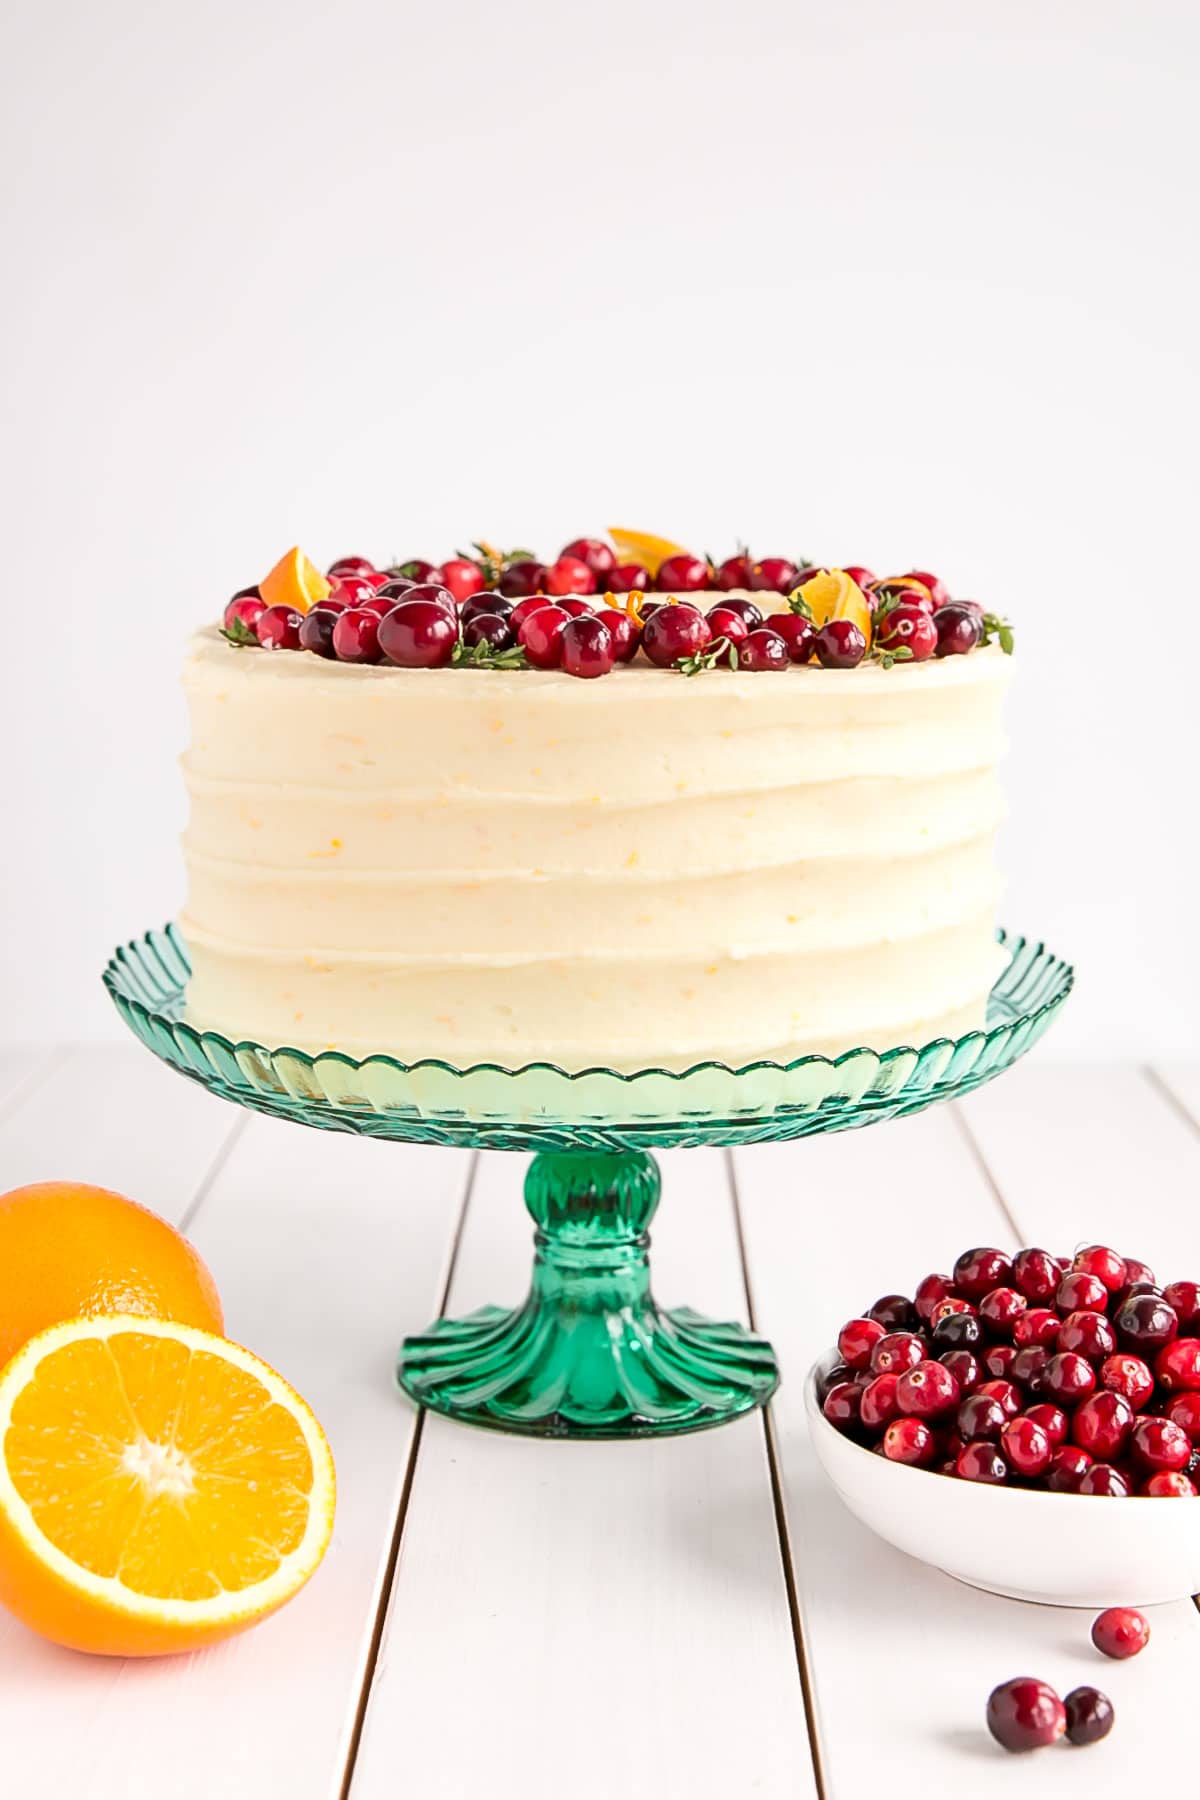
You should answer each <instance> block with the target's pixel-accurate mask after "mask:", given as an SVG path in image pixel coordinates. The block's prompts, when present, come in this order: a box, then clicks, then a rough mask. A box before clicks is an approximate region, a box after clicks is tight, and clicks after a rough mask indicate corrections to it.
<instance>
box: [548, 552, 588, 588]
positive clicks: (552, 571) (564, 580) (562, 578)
mask: <svg viewBox="0 0 1200 1800" xmlns="http://www.w3.org/2000/svg"><path fill="white" fill-rule="evenodd" d="M542 586H543V587H544V588H545V590H546V592H547V593H548V594H556V595H557V594H594V593H595V591H596V577H595V576H594V575H593V573H592V571H591V570H590V569H589V568H588V566H587V564H586V563H585V562H580V560H579V558H578V557H577V556H560V557H559V559H558V561H557V562H556V563H551V565H550V567H549V568H548V569H547V570H546V575H545V579H544V580H543V582H542Z"/></svg>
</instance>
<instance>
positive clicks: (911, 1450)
mask: <svg viewBox="0 0 1200 1800" xmlns="http://www.w3.org/2000/svg"><path fill="white" fill-rule="evenodd" d="M897 1385H899V1384H897ZM883 1454H884V1455H885V1456H886V1457H887V1459H888V1461H889V1462H899V1463H910V1464H914V1465H916V1466H917V1467H921V1466H922V1465H924V1464H926V1463H931V1462H932V1461H933V1459H934V1457H935V1455H936V1454H937V1439H936V1437H935V1436H934V1434H933V1432H932V1431H931V1430H930V1428H929V1426H928V1425H927V1424H926V1423H925V1421H924V1420H923V1419H916V1418H903V1419H893V1420H892V1422H891V1424H890V1425H889V1426H888V1427H887V1429H886V1431H885V1432H884V1434H883Z"/></svg>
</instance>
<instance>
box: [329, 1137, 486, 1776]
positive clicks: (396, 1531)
mask: <svg viewBox="0 0 1200 1800" xmlns="http://www.w3.org/2000/svg"><path fill="white" fill-rule="evenodd" d="M478 1169H479V1152H478V1150H476V1151H473V1152H472V1155H471V1162H470V1166H469V1167H468V1169H467V1179H466V1181H465V1183H464V1184H463V1194H462V1200H461V1202H460V1203H459V1209H458V1219H457V1221H456V1223H455V1227H454V1236H453V1238H452V1239H451V1243H450V1254H449V1256H448V1258H447V1260H446V1274H445V1278H444V1280H443V1282H442V1286H441V1292H440V1295H439V1298H438V1314H439V1316H441V1315H444V1314H445V1311H446V1307H447V1306H448V1305H449V1302H450V1289H451V1287H452V1285H453V1282H454V1271H455V1268H456V1266H457V1263H458V1253H459V1249H460V1247H461V1244H462V1240H463V1232H464V1229H465V1227H466V1222H467V1208H468V1207H469V1206H470V1203H471V1195H472V1194H473V1192H474V1190H475V1177H476V1174H477V1172H478ZM425 1419H426V1412H425V1408H424V1407H423V1406H422V1407H418V1409H417V1422H416V1424H415V1425H414V1426H413V1434H412V1443H411V1444H410V1445H409V1449H408V1460H407V1462H406V1464H405V1468H404V1480H403V1481H402V1483H401V1486H400V1498H399V1500H398V1502H397V1505H396V1517H395V1520H394V1522H393V1525H392V1534H391V1539H390V1541H389V1544H388V1554H387V1561H386V1562H385V1564H384V1568H383V1578H382V1580H381V1582H380V1586H379V1599H378V1602H377V1604H376V1607H375V1620H374V1623H373V1625H372V1627H371V1641H370V1643H369V1644H368V1646H367V1658H366V1662H365V1664H364V1666H363V1674H362V1683H361V1686H360V1689H359V1696H358V1705H357V1706H356V1708H355V1711H354V1722H353V1724H352V1725H351V1728H350V1739H349V1742H348V1744H347V1746H346V1766H345V1770H344V1772H343V1775H342V1781H341V1785H340V1787H339V1788H338V1800H350V1789H351V1786H352V1785H353V1782H354V1775H355V1770H356V1769H357V1767H358V1757H359V1752H360V1750H361V1749H362V1738H363V1730H364V1727H365V1726H366V1722H367V1709H368V1707H369V1706H370V1704H371V1690H372V1689H373V1687H374V1685H375V1672H376V1670H377V1669H378V1667H379V1653H380V1651H381V1649H382V1648H383V1634H384V1629H385V1627H386V1625H387V1616H388V1609H389V1607H390V1605H391V1600H392V1589H393V1587H394V1586H395V1582H396V1569H397V1567H398V1565H399V1562H400V1543H401V1539H402V1538H403V1536H404V1527H405V1524H406V1522H407V1519H408V1506H409V1501H410V1500H411V1498H412V1491H413V1484H414V1482H415V1480H416V1473H417V1460H418V1457H419V1456H420V1452H421V1443H422V1440H423V1438H424V1435H425Z"/></svg>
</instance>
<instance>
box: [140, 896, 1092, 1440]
mask: <svg viewBox="0 0 1200 1800" xmlns="http://www.w3.org/2000/svg"><path fill="white" fill-rule="evenodd" d="M999 935H1000V941H1001V943H1003V944H1004V946H1005V948H1006V949H1007V951H1008V953H1009V961H1008V964H1007V966H1006V968H1005V970H1004V972H1003V974H1002V975H1001V977H1000V979H999V980H998V981H997V983H996V985H995V987H994V989H993V990H992V994H991V998H990V1001H989V1006H988V1014H987V1021H986V1025H985V1028H984V1029H983V1030H982V1031H973V1032H969V1033H968V1034H967V1035H966V1036H965V1037H961V1038H958V1039H953V1040H952V1039H948V1038H939V1039H937V1040H936V1041H935V1042H933V1043H929V1044H925V1045H923V1046H922V1047H921V1048H920V1049H897V1050H887V1051H884V1052H882V1053H879V1052H876V1051H874V1050H868V1049H861V1050H850V1051H847V1052H846V1054H845V1055H844V1056H839V1057H837V1058H834V1059H829V1058H827V1057H823V1056H805V1057H801V1058H800V1059H799V1060H798V1061H796V1062H793V1063H788V1064H781V1063H772V1062H757V1063H750V1064H748V1065H747V1066H746V1067H744V1068H740V1069H730V1068H728V1067H726V1066H725V1065H724V1064H723V1063H715V1062H707V1063H698V1064H697V1065H696V1066H695V1067H694V1068H691V1069H688V1070H686V1071H685V1072H683V1073H672V1072H670V1071H668V1070H664V1069H645V1070H642V1071H641V1072H639V1073H637V1074H627V1075H623V1074H618V1073H616V1072H615V1071H614V1070H611V1069H601V1068H596V1069H583V1070H580V1071H576V1072H567V1071H565V1070H563V1069H559V1068H555V1067H553V1066H552V1065H550V1064H548V1063H529V1064H527V1065H525V1066H524V1067H522V1068H519V1069H503V1068H499V1067H497V1066H495V1065H493V1064H488V1063H484V1064H479V1065H476V1066H474V1067H471V1068H467V1069H455V1068H452V1067H450V1066H449V1065H448V1064H446V1063H444V1062H436V1061H425V1062H417V1063H412V1064H404V1063H400V1062H397V1061H396V1060H395V1059H394V1058H392V1057H389V1056H371V1057H367V1058H365V1059H364V1060H363V1061H361V1062H359V1061H355V1060H353V1059H352V1058H350V1057H347V1056H342V1055H340V1054H338V1053H337V1052H332V1051H331V1052H329V1053H327V1054H324V1055H319V1056H312V1055H308V1054H306V1053H304V1052H303V1051H300V1050H291V1049H277V1050H269V1049H265V1048H264V1047H263V1046H262V1045H261V1044H251V1043H233V1042H231V1041H230V1040H229V1039H228V1038H225V1037H222V1036H221V1035H220V1034H219V1033H217V1032H212V1031H198V1030H196V1028H195V1027H194V1026H192V1025H189V1024H188V1023H187V1021H186V1019H185V1018H184V991H185V988H186V985H187V980H188V975H189V973H190V965H189V963H188V957H187V950H186V947H185V945H184V942H183V939H182V938H181V937H180V935H179V933H178V932H177V931H176V930H175V928H174V927H173V926H168V927H167V928H166V930H165V931H154V932H150V933H148V934H147V935H146V936H145V937H143V938H140V939H138V940H137V941H136V942H134V943H131V944H127V945H126V946H125V947H124V948H123V949H120V950H118V951H117V953H116V955H115V956H114V957H113V959H112V961H111V962H110V963H109V965H108V968H107V969H106V970H105V974H104V983H105V986H106V987H107V989H108V991H109V993H110V994H111V995H112V998H113V1000H114V1002H115V1003H116V1006H117V1009H118V1011H119V1012H120V1014H121V1016H122V1018H123V1019H124V1020H125V1022H126V1023H127V1024H128V1025H129V1026H130V1028H131V1029H132V1030H133V1032H134V1033H135V1034H136V1035H137V1037H139V1038H140V1039H141V1041H142V1042H143V1043H144V1044H145V1045H146V1046H147V1047H148V1048H149V1049H151V1050H153V1051H154V1053H155V1055H156V1056H159V1057H161V1058H162V1060H163V1061H164V1062H166V1063H168V1064H169V1065H170V1066H171V1067H172V1068H173V1069H177V1070H178V1071H179V1072H180V1074H183V1075H187V1076H189V1077H190V1078H191V1079H192V1080H194V1081H199V1082H201V1083H203V1085H204V1086H205V1087H207V1088H208V1089H209V1090H210V1091H211V1092H212V1093H214V1094H218V1095H220V1096H221V1098H222V1099H225V1100H232V1101H233V1102H234V1103H235V1104H236V1105H238V1106H248V1107H251V1108H253V1110H254V1111H256V1112H262V1113H269V1114H270V1115H271V1116H272V1117H274V1118H279V1119H293V1120H295V1121H296V1123H297V1124H301V1125H312V1126H317V1127H318V1128H320V1129H322V1130H326V1131H349V1132H357V1133H360V1134H362V1135H364V1136H367V1137H382V1138H394V1139H396V1140H397V1141H399V1142H402V1143H420V1144H449V1145H465V1146H469V1147H471V1148H474V1149H481V1150H532V1151H534V1152H535V1153H536V1154H535V1156H534V1160H533V1162H532V1164H531V1166H530V1169H529V1172H528V1175H527V1176H526V1180H525V1204H526V1206H527V1207H528V1209H529V1212H530V1213H531V1215H532V1217H533V1220H534V1224H535V1226H536V1231H535V1233H534V1244H535V1251H534V1262H533V1279H532V1283H531V1286H530V1291H529V1296H528V1298H527V1299H526V1300H525V1301H524V1303H523V1304H522V1305H520V1306H518V1307H515V1308H508V1307H500V1306H486V1307H483V1308H482V1309H481V1310H480V1311H478V1312H475V1313H472V1314H471V1315H470V1316H469V1317H468V1318H464V1319H439V1320H437V1322H436V1323H435V1324H433V1325H432V1326H430V1328H429V1330H428V1331H425V1332H422V1333H420V1334H418V1335H417V1336H415V1337H409V1338H406V1339H405V1342H404V1345H403V1348H402V1350H401V1354H400V1365H399V1380H400V1385H401V1386H402V1387H403V1388H404V1390H405V1392H406V1393H408V1394H409V1395H411V1397H412V1398H413V1399H414V1400H415V1401H417V1402H418V1404H419V1405H421V1406H427V1407H431V1408H432V1409H433V1410H435V1411H437V1412H441V1413H445V1414H447V1415H448V1416H449V1417H450V1418H453V1419H459V1420H462V1421H464V1422H467V1423H470V1424H474V1425H486V1426H491V1427H493V1428H494V1429H497V1430H501V1431H514V1432H524V1433H527V1434H529V1435H532V1436H537V1437H569V1438H613V1437H641V1436H655V1435H659V1434H663V1433H668V1432H680V1431H696V1430H699V1429H701V1428H703V1427H705V1426H711V1425H720V1424H723V1423H724V1422H725V1421H726V1420H728V1419H733V1418H736V1417H737V1416H738V1415H739V1414H740V1413H744V1412H746V1411H748V1410H749V1409H750V1408H752V1407H755V1406H761V1405H762V1404H763V1403H764V1401H766V1400H768V1399H769V1398H770V1396H771V1394H772V1393H773V1392H774V1390H775V1387H776V1385H777V1383H778V1380H779V1370H778V1365H777V1363H776V1360H775V1355H774V1352H773V1351H772V1349H771V1346H770V1345H769V1344H768V1343H766V1342H765V1341H764V1340H763V1339H762V1338H759V1337H756V1336H754V1335H753V1334H752V1333H751V1332H749V1331H747V1330H746V1329H745V1327H744V1326H742V1325H740V1324H737V1323H733V1322H729V1323H720V1322H717V1321H714V1320H711V1319H707V1318H704V1317H703V1316H702V1315H701V1314H699V1313H695V1312H692V1311H691V1310H689V1309H687V1308H680V1309H678V1310H674V1311H667V1310H665V1309H663V1308H661V1307H659V1306H658V1305H657V1304H656V1303H655V1300H654V1297H653V1295H652V1293H651V1287H650V1263H649V1241H650V1240H649V1237H648V1234H647V1227H648V1225H649V1223H650V1220H651V1218H652V1216H653V1214H654V1209H655V1207H656V1206H657V1205H658V1197H659V1175H658V1167H657V1164H656V1163H655V1160H654V1156H653V1151H654V1150H655V1149H656V1148H660V1147H662V1148H665V1147H668V1146H671V1147H680V1146H695V1145H737V1144H755V1143H765V1142H771V1141H776V1140H780V1139H787V1138H802V1137H810V1136H814V1135H816V1134H817V1133H818V1132H826V1131H848V1130H850V1129H852V1128H854V1127H857V1126H861V1125H871V1124H874V1123H875V1122H876V1121H878V1120H881V1119H894V1118H899V1117H902V1116H904V1115H906V1114H908V1113H915V1112H920V1111H922V1109H923V1108H925V1107H927V1106H931V1105H933V1104H934V1103H935V1102H936V1101H939V1100H949V1099H954V1098H958V1097H961V1096H962V1095H964V1094H969V1093H971V1092H972V1091H973V1090H974V1089H975V1088H977V1087H981V1086H982V1084H983V1083H984V1082H985V1081H990V1080H991V1079H992V1077H993V1076H995V1075H999V1074H1000V1073H1001V1072H1002V1071H1003V1070H1005V1069H1007V1068H1009V1067H1011V1065H1012V1064H1013V1063H1014V1062H1015V1061H1016V1060H1017V1058H1018V1057H1019V1056H1023V1055H1024V1053H1025V1051H1026V1050H1028V1049H1029V1048H1030V1047H1031V1046H1032V1045H1033V1044H1035V1043H1036V1042H1037V1040H1038V1038H1039V1037H1040V1036H1041V1035H1042V1033H1043V1032H1044V1031H1045V1029H1046V1027H1047V1026H1048V1025H1049V1023H1050V1021H1051V1019H1053V1018H1054V1016H1055V1014H1056V1012H1057V1011H1058V1009H1059V1007H1060V1006H1061V1005H1062V1003H1063V1001H1064V1000H1065V999H1066V997H1067V995H1068V994H1069V993H1070V991H1071V981H1072V971H1071V969H1070V967H1069V966H1068V965H1067V964H1066V963H1064V962H1061V961H1060V960H1059V959H1058V958H1057V957H1055V956H1052V955H1051V954H1050V952H1049V951H1048V950H1046V949H1045V948H1044V947H1043V946H1042V945H1041V944H1035V943H1030V942H1028V941H1027V940H1026V939H1025V938H1019V937H1009V936H1006V935H1005V934H1004V933H1000V934H999Z"/></svg>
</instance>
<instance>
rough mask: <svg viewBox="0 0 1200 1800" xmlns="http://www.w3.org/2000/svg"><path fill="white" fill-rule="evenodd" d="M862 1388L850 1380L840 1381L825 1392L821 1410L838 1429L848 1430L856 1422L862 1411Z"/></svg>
mask: <svg viewBox="0 0 1200 1800" xmlns="http://www.w3.org/2000/svg"><path fill="white" fill-rule="evenodd" d="M862 1396H863V1390H862V1389H861V1388H860V1387H855V1385H854V1383H853V1382H852V1381H840V1382H839V1383H838V1385H837V1386H836V1387H831V1388H830V1390H829V1392H828V1393H827V1394H826V1396H825V1399H824V1402H823V1403H822V1406H821V1411H822V1412H823V1413H824V1414H825V1417H826V1418H827V1419H828V1420H829V1423H830V1424H831V1425H836V1426H837V1428H838V1430H839V1431H849V1430H853V1428H854V1427H855V1426H856V1425H857V1424H858V1422H859V1418H860V1415H861V1412H862Z"/></svg>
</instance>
